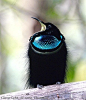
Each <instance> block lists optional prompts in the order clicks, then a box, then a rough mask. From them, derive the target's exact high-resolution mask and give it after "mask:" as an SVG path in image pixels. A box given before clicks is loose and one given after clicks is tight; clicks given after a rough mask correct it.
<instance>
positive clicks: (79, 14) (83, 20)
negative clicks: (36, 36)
mask: <svg viewBox="0 0 86 100" xmlns="http://www.w3.org/2000/svg"><path fill="white" fill-rule="evenodd" d="M0 2H1V7H0V8H1V9H0V16H1V19H0V71H1V72H0V73H1V74H0V93H6V92H11V91H17V90H18V89H21V87H18V86H15V84H13V85H12V84H11V83H12V82H11V79H9V78H8V74H9V73H10V72H12V71H14V69H11V68H12V67H13V66H14V68H15V69H17V70H20V67H18V68H17V67H16V66H17V65H16V64H15V61H14V60H13V59H17V61H18V58H16V57H15V56H16V55H17V54H18V53H17V52H20V49H22V46H21V45H22V42H23V41H22V36H24V35H25V34H27V33H29V32H28V31H25V32H27V33H24V35H22V33H23V32H21V31H19V30H21V28H20V27H21V24H22V28H23V27H27V24H26V23H25V22H23V21H24V20H25V19H26V18H27V19H26V22H27V23H29V22H30V20H29V19H28V16H29V15H30V16H34V15H35V16H38V17H39V18H41V19H43V20H44V21H46V22H47V21H48V22H51V23H54V24H55V25H57V26H58V28H60V30H61V31H62V33H64V35H65V37H66V42H67V46H68V47H69V48H68V51H69V55H68V65H67V66H68V69H67V75H66V79H65V81H66V82H73V81H81V80H86V73H85V70H86V45H85V44H86V13H85V10H86V1H85V0H46V1H45V2H44V3H45V5H44V6H43V7H42V8H40V9H41V12H40V14H39V15H37V13H36V11H34V10H33V9H32V10H30V9H28V10H26V9H24V8H23V7H20V5H23V4H22V3H21V2H20V5H18V4H17V2H18V0H2V1H0ZM32 2H33V1H32ZM26 4H27V2H26ZM8 13H9V14H8ZM20 14H21V15H24V17H21V15H20ZM26 16H27V17H26ZM30 16H29V17H30ZM11 18H12V19H11ZM6 20H7V22H6ZM11 20H12V22H11ZM7 23H11V24H9V25H10V26H9V27H10V28H9V27H7V26H8V25H7ZM17 24H19V26H17ZM12 26H13V27H12ZM14 26H15V27H14ZM74 26H75V27H74ZM76 26H77V27H78V28H77V27H76ZM71 27H72V28H71ZM73 27H74V28H73ZM27 28H28V27H27ZM16 33H17V34H16ZM77 33H78V34H77ZM25 36H26V37H25V38H24V39H27V35H25ZM77 41H78V42H77ZM80 41H81V42H80ZM20 47H21V48H20ZM79 55H80V56H79ZM83 60H84V62H83ZM8 63H10V64H8ZM16 63H17V62H16ZM20 63H21V62H20ZM11 64H12V65H11ZM21 64H22V63H21ZM10 65H11V68H10V69H7V68H8V66H10ZM7 71H8V72H7ZM83 72H84V74H83ZM13 73H14V76H15V75H16V74H17V73H18V72H16V73H15V72H13ZM11 75H13V74H11ZM11 75H10V74H9V76H11ZM80 76H82V77H80ZM11 77H13V76H11ZM16 77H17V76H16ZM79 78H80V79H79ZM8 79H9V80H10V81H9V80H8ZM16 79H17V78H16ZM14 80H15V78H14ZM15 83H17V84H18V82H17V81H16V80H15ZM11 85H12V86H11ZM19 86H20V84H19ZM15 87H16V88H15ZM8 88H9V89H8Z"/></svg>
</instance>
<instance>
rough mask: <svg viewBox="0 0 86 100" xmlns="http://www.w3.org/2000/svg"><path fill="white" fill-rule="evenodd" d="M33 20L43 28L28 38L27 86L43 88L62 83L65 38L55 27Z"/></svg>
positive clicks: (64, 68)
mask: <svg viewBox="0 0 86 100" xmlns="http://www.w3.org/2000/svg"><path fill="white" fill-rule="evenodd" d="M32 18H34V17H32ZM34 19H36V20H37V21H39V22H40V23H41V24H43V25H44V26H43V29H42V31H39V32H37V33H35V34H34V35H33V36H32V37H31V38H30V43H29V49H28V58H29V68H28V72H29V75H28V81H27V84H28V86H32V87H34V88H35V87H37V84H40V85H44V86H45V85H52V84H55V83H56V82H61V83H63V82H64V78H65V74H66V67H67V65H66V61H67V48H66V43H65V38H64V36H63V35H62V34H61V33H60V31H59V29H58V28H57V27H56V26H55V25H53V24H51V23H44V22H42V21H40V20H39V19H37V18H34Z"/></svg>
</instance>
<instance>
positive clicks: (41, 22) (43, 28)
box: [31, 17, 46, 31]
mask: <svg viewBox="0 0 86 100" xmlns="http://www.w3.org/2000/svg"><path fill="white" fill-rule="evenodd" d="M31 18H33V19H35V20H37V21H38V22H40V24H41V31H45V30H46V25H45V23H44V22H43V21H41V20H39V19H37V18H35V17H31Z"/></svg>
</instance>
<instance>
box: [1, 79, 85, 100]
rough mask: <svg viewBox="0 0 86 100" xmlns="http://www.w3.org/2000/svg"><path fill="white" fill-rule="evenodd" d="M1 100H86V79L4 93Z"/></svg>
mask: <svg viewBox="0 0 86 100" xmlns="http://www.w3.org/2000/svg"><path fill="white" fill-rule="evenodd" d="M0 100H86V81H82V82H74V83H65V84H60V85H56V84H55V85H50V86H44V87H43V88H42V89H38V88H33V89H27V90H23V91H18V92H13V93H7V94H2V95H0Z"/></svg>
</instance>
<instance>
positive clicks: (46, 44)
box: [32, 35, 62, 51]
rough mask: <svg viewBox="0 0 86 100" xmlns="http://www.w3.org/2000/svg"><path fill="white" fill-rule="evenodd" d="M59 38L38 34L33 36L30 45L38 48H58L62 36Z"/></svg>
mask: <svg viewBox="0 0 86 100" xmlns="http://www.w3.org/2000/svg"><path fill="white" fill-rule="evenodd" d="M60 37H61V40H58V39H57V38H56V37H55V36H53V35H40V36H37V37H35V38H34V40H33V42H32V45H33V46H34V47H35V48H36V49H39V50H43V51H44V50H46V51H47V50H50V51H51V50H53V49H55V48H58V47H59V46H60V44H61V41H62V36H60Z"/></svg>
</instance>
